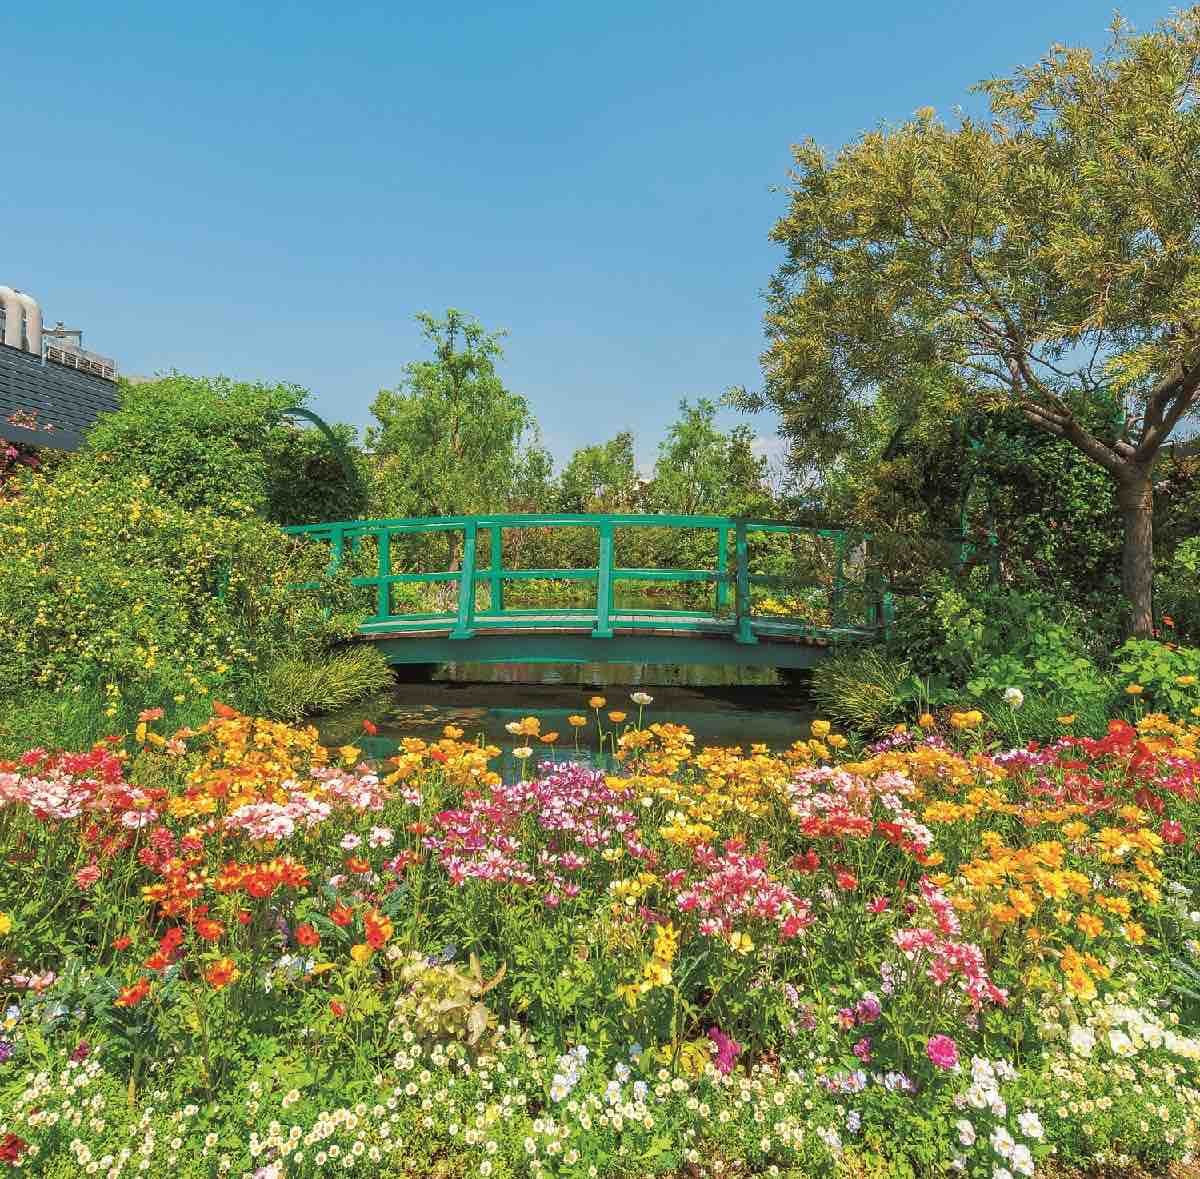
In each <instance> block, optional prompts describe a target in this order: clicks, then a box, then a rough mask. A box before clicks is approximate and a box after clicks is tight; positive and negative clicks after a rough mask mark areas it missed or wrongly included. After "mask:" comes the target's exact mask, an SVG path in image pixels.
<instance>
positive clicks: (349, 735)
mask: <svg viewBox="0 0 1200 1179" xmlns="http://www.w3.org/2000/svg"><path fill="white" fill-rule="evenodd" d="M466 670H467V667H466V666H464V665H459V666H458V667H457V668H454V669H453V671H452V672H451V674H456V675H460V676H461V675H463V673H464V672H465V671H466ZM470 670H471V671H472V672H476V673H478V674H480V675H481V676H482V675H492V676H494V679H493V680H492V682H477V681H470V680H466V679H449V678H438V679H436V680H434V681H433V682H428V683H398V684H397V685H396V686H395V688H394V689H393V690H392V691H391V692H390V693H388V694H387V695H386V696H383V697H380V698H377V699H375V700H372V701H369V702H367V703H364V704H361V705H357V706H355V707H354V708H352V709H348V710H346V711H345V712H342V713H338V714H336V715H334V716H329V717H324V718H322V719H321V720H320V721H319V722H318V728H319V729H320V731H321V736H322V738H323V739H324V741H325V742H326V743H327V744H329V745H341V744H345V743H347V742H354V743H355V744H357V745H358V746H359V747H360V748H362V749H363V750H364V752H366V753H367V754H368V755H369V756H372V757H383V756H387V755H388V754H389V753H391V752H392V751H393V750H394V749H395V746H396V742H397V741H399V739H400V738H401V737H421V738H423V739H425V740H436V739H437V738H438V737H440V736H441V733H442V728H443V727H444V726H445V725H448V724H449V725H457V726H458V727H459V728H461V729H462V730H463V731H464V734H465V736H466V737H467V738H468V739H471V740H475V739H478V738H482V739H483V740H484V741H486V742H488V743H490V744H493V745H498V746H499V747H500V748H501V749H503V750H505V756H504V766H503V772H504V773H505V776H506V777H507V776H509V773H510V772H511V770H512V769H513V765H512V761H511V758H510V756H509V754H508V751H509V750H511V748H512V746H513V744H514V741H513V738H512V737H511V736H510V735H509V734H508V733H507V732H506V731H505V728H504V726H505V725H506V724H508V723H509V722H510V721H514V720H520V719H522V718H523V717H526V716H536V717H537V718H538V720H540V721H541V722H542V731H543V732H551V731H557V732H558V733H559V740H558V744H557V745H556V746H555V756H557V757H558V758H559V759H560V760H561V759H563V758H572V759H574V758H576V757H577V756H579V759H580V760H589V761H591V760H594V753H595V747H596V729H595V723H594V714H593V712H592V710H591V709H589V708H588V706H587V701H588V698H589V697H590V696H592V695H597V694H598V695H602V696H604V697H606V698H607V701H608V704H607V708H606V711H607V709H620V710H621V711H623V712H625V713H627V715H628V721H627V722H626V723H629V722H632V721H634V720H636V719H637V705H635V704H633V703H631V702H630V700H629V693H630V690H631V689H635V688H636V687H637V686H639V685H644V686H645V690H646V691H648V692H649V693H650V695H652V696H653V697H654V703H653V704H651V705H650V706H649V707H648V708H647V709H646V713H645V723H646V724H647V725H649V724H652V723H653V722H654V721H671V722H673V723H675V724H684V725H687V727H688V728H689V729H691V730H692V732H693V733H694V734H695V735H696V746H697V748H699V747H700V746H704V745H741V746H742V747H747V746H749V745H750V744H752V743H762V744H764V745H767V746H769V747H771V748H773V749H782V748H785V747H786V746H788V745H790V744H791V743H792V742H793V741H795V740H796V739H797V738H800V737H807V736H808V722H809V720H811V719H812V717H813V715H814V712H813V709H812V707H811V705H810V703H809V699H808V692H807V685H806V684H804V683H798V684H791V685H789V684H786V683H781V682H780V681H779V679H778V678H777V677H776V675H775V673H774V672H770V671H768V672H766V673H763V672H761V671H758V669H753V670H754V671H755V673H756V675H757V678H758V679H760V680H764V679H765V680H769V681H773V682H766V683H763V682H759V683H747V682H745V681H746V680H747V679H750V678H751V677H750V676H746V675H739V672H744V671H745V670H746V669H739V668H711V667H708V668H691V667H689V668H669V669H662V668H658V667H655V668H647V667H646V666H645V665H642V666H636V665H629V666H621V665H611V666H609V665H605V666H600V665H582V666H571V665H568V666H565V667H564V666H553V667H549V666H540V665H520V664H496V665H490V666H484V665H476V666H474V667H471V668H470ZM622 673H624V674H622ZM671 673H676V674H677V677H678V678H680V679H690V680H697V679H708V680H709V681H710V682H709V683H705V684H698V683H691V684H687V683H684V684H679V683H663V680H664V679H669V678H670V674H671ZM441 674H442V675H445V674H447V673H446V671H443V672H442V673H441ZM539 676H540V677H541V679H542V682H532V683H530V682H524V681H528V680H531V679H535V678H536V677H539ZM626 676H628V677H629V678H626ZM576 713H582V714H584V715H586V716H587V717H588V721H589V723H588V727H587V728H585V729H583V730H581V734H580V746H581V753H580V754H579V755H577V754H576V752H575V730H574V729H572V728H571V726H570V725H569V724H568V723H567V717H568V716H570V715H572V714H576ZM364 720H369V721H371V723H372V724H374V725H375V726H376V727H377V728H378V730H379V733H378V736H377V737H375V738H365V737H364V735H363V729H362V722H363V721H364ZM611 727H613V726H612V725H611V724H610V723H609V722H608V721H607V720H606V721H605V728H611ZM535 750H536V753H535V757H536V758H537V759H539V760H540V759H541V758H542V756H543V754H545V755H546V756H547V757H549V755H550V751H549V749H548V748H547V747H546V746H544V745H540V744H537V743H535ZM498 768H499V767H498Z"/></svg>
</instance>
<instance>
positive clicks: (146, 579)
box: [0, 462, 355, 731]
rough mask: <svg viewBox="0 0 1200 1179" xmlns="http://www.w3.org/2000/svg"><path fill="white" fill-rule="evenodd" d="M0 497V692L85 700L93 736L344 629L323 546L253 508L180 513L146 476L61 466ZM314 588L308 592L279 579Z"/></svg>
mask: <svg viewBox="0 0 1200 1179" xmlns="http://www.w3.org/2000/svg"><path fill="white" fill-rule="evenodd" d="M24 479H25V480H26V483H25V485H24V487H23V489H22V493H21V494H19V495H17V496H16V497H15V498H13V499H11V500H9V501H7V502H4V503H0V551H3V552H4V553H5V554H6V558H7V560H6V567H5V575H4V577H3V578H2V579H0V647H2V648H3V650H4V652H5V657H4V659H3V660H2V661H0V701H3V702H13V701H15V700H17V699H22V700H28V698H29V697H30V695H31V694H32V693H38V692H53V693H60V694H67V693H73V694H76V695H78V696H80V698H81V701H84V700H91V699H92V698H93V696H95V695H98V696H99V697H100V698H101V699H102V700H103V708H102V709H101V714H102V717H103V718H105V719H106V721H107V723H106V725H105V728H104V729H102V730H101V731H107V730H109V729H110V728H111V726H113V725H115V724H116V723H117V721H119V720H128V719H129V718H130V714H131V713H136V712H137V711H139V710H140V709H144V708H148V707H159V706H163V707H167V708H168V709H171V710H172V711H174V710H177V709H178V708H180V707H182V706H184V705H186V704H187V703H188V702H189V701H191V702H196V701H198V700H202V699H206V698H208V697H209V696H211V695H212V694H213V693H221V694H224V695H226V696H227V697H232V698H237V697H238V696H240V694H241V693H242V692H244V691H245V690H246V688H247V686H248V685H249V683H250V681H251V680H252V678H253V675H254V672H255V670H256V668H257V667H258V666H260V665H262V664H266V663H269V662H271V661H272V660H274V659H277V658H279V657H281V656H282V655H285V654H289V655H293V654H301V653H303V652H311V651H317V650H321V649H323V647H324V646H325V644H326V643H327V641H328V640H330V639H331V638H333V637H336V636H340V635H347V634H349V633H351V632H352V631H353V628H354V624H355V618H354V616H353V615H352V614H350V613H349V612H348V610H347V604H348V602H349V597H348V593H349V590H348V587H346V586H344V585H343V584H342V583H341V582H340V581H339V582H335V581H333V580H331V579H327V578H325V577H324V568H325V563H326V555H325V553H324V552H323V550H322V549H321V548H320V547H319V546H306V545H303V544H300V543H298V542H294V541H290V540H288V539H287V538H286V537H284V536H281V535H280V533H279V530H278V529H277V528H275V527H274V526H273V525H270V524H267V523H265V522H262V521H259V520H256V519H254V518H252V517H248V516H243V517H241V518H231V517H227V516H221V515H218V514H217V513H216V512H214V511H212V510H209V509H205V508H194V509H192V510H190V511H189V510H185V509H184V508H183V507H182V506H181V505H180V504H179V503H178V502H177V501H175V500H173V499H171V498H168V497H166V496H164V495H162V494H160V493H159V492H158V491H157V490H156V489H155V488H153V487H152V486H151V484H150V482H149V480H147V479H135V480H121V479H111V478H103V477H97V475H96V469H95V467H94V465H93V464H91V463H88V462H84V463H69V464H68V465H66V466H65V467H64V468H63V469H62V471H61V472H60V474H59V475H58V476H57V477H56V478H53V479H50V478H47V477H45V476H43V475H40V474H26V475H25V476H24ZM299 581H305V582H315V583H317V585H318V587H319V589H318V590H317V591H316V592H312V593H308V592H306V593H297V592H295V591H293V590H290V589H289V588H288V587H289V585H290V584H292V583H295V582H299Z"/></svg>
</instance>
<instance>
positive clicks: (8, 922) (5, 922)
mask: <svg viewBox="0 0 1200 1179" xmlns="http://www.w3.org/2000/svg"><path fill="white" fill-rule="evenodd" d="M12 927H13V920H12V918H11V917H10V916H9V915H8V914H7V913H0V937H3V936H4V935H5V934H6V933H12Z"/></svg>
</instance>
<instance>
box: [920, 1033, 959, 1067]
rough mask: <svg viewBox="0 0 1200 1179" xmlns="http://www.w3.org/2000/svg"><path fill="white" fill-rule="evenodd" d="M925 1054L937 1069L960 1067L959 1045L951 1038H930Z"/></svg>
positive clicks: (938, 1036)
mask: <svg viewBox="0 0 1200 1179" xmlns="http://www.w3.org/2000/svg"><path fill="white" fill-rule="evenodd" d="M925 1052H926V1054H927V1055H928V1056H929V1059H930V1060H931V1061H932V1062H933V1063H934V1065H935V1066H936V1067H937V1068H944V1069H952V1068H957V1067H958V1045H957V1044H955V1042H954V1041H953V1040H952V1039H950V1037H949V1036H942V1035H937V1036H930V1037H929V1043H928V1044H926V1045H925Z"/></svg>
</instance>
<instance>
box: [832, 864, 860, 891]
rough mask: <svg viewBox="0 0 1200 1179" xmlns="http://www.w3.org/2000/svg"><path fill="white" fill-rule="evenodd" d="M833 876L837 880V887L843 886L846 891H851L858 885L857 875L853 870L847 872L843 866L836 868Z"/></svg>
mask: <svg viewBox="0 0 1200 1179" xmlns="http://www.w3.org/2000/svg"><path fill="white" fill-rule="evenodd" d="M833 878H834V880H836V881H837V886H838V888H844V889H845V890H846V891H847V892H853V891H854V889H856V888H857V887H858V877H857V876H855V875H854V873H853V872H847V871H846V869H845V868H838V869H837V871H836V872H834V874H833Z"/></svg>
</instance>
